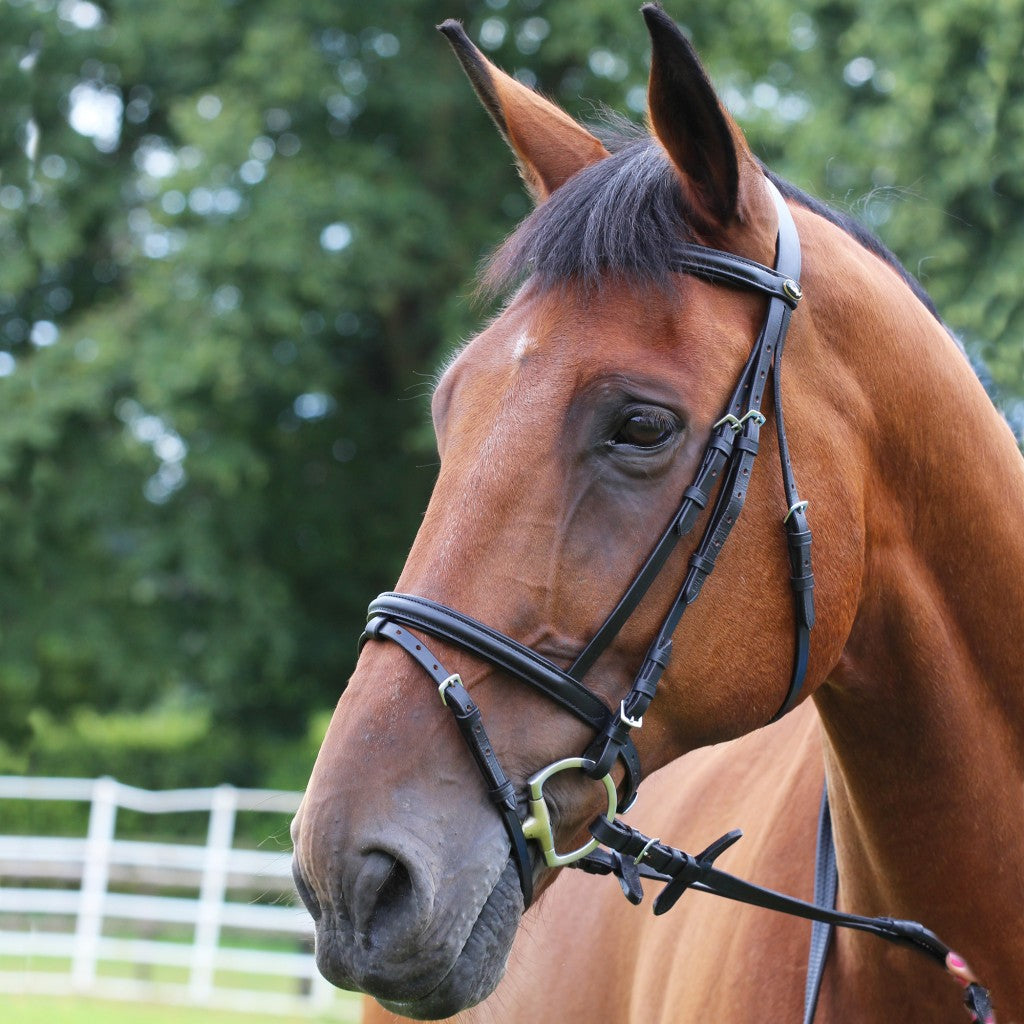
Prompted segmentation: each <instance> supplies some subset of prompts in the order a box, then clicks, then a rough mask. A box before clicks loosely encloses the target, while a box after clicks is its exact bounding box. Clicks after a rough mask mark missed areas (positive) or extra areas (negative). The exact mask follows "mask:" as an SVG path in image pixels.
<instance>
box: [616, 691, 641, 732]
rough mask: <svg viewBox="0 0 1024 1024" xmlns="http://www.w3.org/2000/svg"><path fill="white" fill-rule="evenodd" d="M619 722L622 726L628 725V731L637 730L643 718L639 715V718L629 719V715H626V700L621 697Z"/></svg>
mask: <svg viewBox="0 0 1024 1024" xmlns="http://www.w3.org/2000/svg"><path fill="white" fill-rule="evenodd" d="M619 721H620V722H622V724H623V725H628V726H629V727H630V729H639V728H640V726H642V725H643V724H644V716H643V715H641V716H640V717H639V718H630V717H629V715H627V714H626V698H625V697H623V698H622V700H620V701H619Z"/></svg>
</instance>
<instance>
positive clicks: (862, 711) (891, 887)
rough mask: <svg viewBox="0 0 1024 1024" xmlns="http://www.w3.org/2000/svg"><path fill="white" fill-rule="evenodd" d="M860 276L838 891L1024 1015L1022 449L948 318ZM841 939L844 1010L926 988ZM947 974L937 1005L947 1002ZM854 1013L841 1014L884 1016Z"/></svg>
mask: <svg viewBox="0 0 1024 1024" xmlns="http://www.w3.org/2000/svg"><path fill="white" fill-rule="evenodd" d="M866 276H867V278H871V277H872V276H873V277H875V278H877V279H878V282H879V283H878V284H877V285H876V286H875V287H874V289H873V290H869V291H868V292H867V294H866V295H864V296H862V297H864V298H867V299H868V300H869V303H870V305H869V307H868V308H869V309H870V315H869V316H866V317H861V318H860V320H859V321H858V327H857V328H855V329H854V330H853V331H851V332H850V333H848V334H845V335H843V334H842V332H840V331H836V332H835V335H834V337H832V338H830V339H828V341H829V343H830V344H835V345H836V346H838V347H839V348H840V349H841V352H842V358H843V359H844V360H845V361H846V362H847V363H848V364H849V366H850V368H852V371H853V373H855V374H856V376H857V378H858V379H859V381H860V382H861V386H862V387H863V395H862V396H857V398H855V399H854V400H853V401H854V402H855V403H856V402H862V405H861V407H860V408H861V416H862V422H863V423H864V424H865V425H868V424H869V426H865V427H864V429H862V431H861V436H860V438H859V439H858V442H859V444H858V447H859V449H860V453H861V455H862V457H863V463H864V465H865V466H866V467H867V471H866V475H865V478H864V481H863V488H862V495H863V523H862V527H863V531H864V564H863V576H862V580H861V587H860V595H859V602H858V605H857V611H856V615H855V618H854V621H853V626H852V629H851V631H850V634H849V637H848V640H847V642H846V645H845V648H844V650H843V653H842V656H841V658H840V661H839V664H838V665H837V667H836V668H835V669H834V671H833V672H832V674H831V675H830V677H829V679H828V680H827V681H826V683H825V685H823V686H822V687H821V689H820V690H819V692H818V694H817V697H816V702H817V705H818V709H819V712H820V715H821V719H822V723H823V727H824V734H825V749H826V759H827V764H828V777H829V788H830V795H831V797H832V802H833V815H834V819H835V831H836V838H837V849H838V851H839V858H840V877H841V880H842V881H841V900H842V903H843V904H844V905H845V906H846V907H848V908H850V909H854V910H856V911H858V912H860V913H885V914H890V915H892V916H903V917H910V918H916V919H919V920H923V921H924V923H925V924H927V925H928V926H929V927H931V928H932V929H933V930H934V931H936V932H937V933H938V934H939V935H940V936H941V937H943V938H944V939H945V941H947V942H948V943H949V944H950V945H952V946H953V947H954V948H957V949H960V950H961V951H962V952H963V954H964V955H965V956H966V958H967V959H968V961H969V962H971V963H972V966H973V967H974V969H975V970H976V971H977V972H978V973H979V975H980V976H981V977H982V979H983V981H985V982H986V983H987V984H989V985H991V986H992V987H993V988H994V990H995V995H996V998H997V1000H999V1001H1001V1003H1002V1007H1003V1013H1004V1014H1006V1013H1007V1011H1009V1012H1010V1016H1011V1018H1012V1017H1013V1015H1014V1014H1017V1015H1021V1014H1022V1013H1024V981H1022V980H1021V977H1022V976H1024V972H1020V971H1019V965H1016V964H1013V963H1010V959H1011V958H1012V956H1013V955H1012V954H1010V955H1008V954H1007V948H1008V946H1012V945H1013V944H1014V942H1015V940H1013V939H1011V938H1010V937H1011V936H1020V935H1022V934H1024V907H1022V901H1021V899H1020V895H1021V892H1024V812H1022V807H1021V793H1022V786H1024V758H1022V751H1024V735H1022V733H1024V669H1022V660H1021V658H1020V656H1019V655H1020V644H1021V638H1022V637H1024V600H1022V590H1024V584H1022V580H1024V531H1022V530H1021V529H1020V523H1021V510H1022V509H1024V463H1022V460H1021V457H1020V453H1019V451H1018V449H1017V446H1016V443H1015V442H1014V440H1013V438H1012V436H1011V434H1010V431H1009V429H1008V428H1007V427H1006V425H1005V423H1004V422H1003V421H1002V419H1001V417H1000V416H999V415H998V413H997V412H996V411H995V409H994V408H993V406H992V403H991V402H990V401H989V399H988V397H987V396H986V395H985V393H984V391H983V389H982V387H981V385H980V384H979V382H978V380H977V377H976V375H975V374H974V373H973V371H972V370H971V369H970V367H969V365H968V364H967V361H966V359H965V358H964V357H963V355H962V354H961V353H960V352H959V351H958V350H957V348H956V346H955V343H954V342H953V341H952V339H951V338H950V337H949V336H948V335H947V333H946V332H945V330H944V329H943V328H942V327H941V325H939V324H938V323H937V322H936V321H935V320H934V319H933V318H932V317H931V316H930V315H929V314H928V313H927V312H926V311H925V310H924V309H923V307H920V304H919V303H917V300H916V299H913V298H912V297H911V295H910V294H909V292H908V290H907V289H906V287H905V286H903V285H902V283H900V282H898V281H897V280H896V276H895V275H894V274H893V273H891V272H890V271H889V269H888V268H885V267H882V266H881V265H880V264H878V265H877V266H876V267H875V268H873V269H871V268H870V266H869V270H868V272H867V275H866ZM861 287H864V288H868V287H869V285H868V284H865V283H864V281H863V280H862V281H861ZM809 290H810V289H809ZM849 298H850V296H849V295H848V294H847V295H845V296H839V301H840V303H843V302H848V301H849ZM846 308H849V307H848V306H847V307H846ZM821 312H822V313H823V314H824V315H823V316H821V317H820V318H819V319H820V321H822V322H831V323H839V322H841V321H842V317H841V316H840V315H839V314H840V310H839V309H838V308H836V309H833V310H831V311H829V310H828V309H827V308H825V309H822V310H821ZM830 315H831V319H830ZM847 322H849V320H847ZM855 443H856V442H855ZM851 454H852V453H851ZM844 943H845V944H844V945H841V947H840V953H841V956H840V958H839V960H840V963H841V964H845V965H846V968H847V969H848V970H849V971H850V972H851V974H852V975H854V976H856V978H857V979H858V981H859V984H858V985H856V986H848V987H846V988H844V999H847V1005H848V995H849V992H850V991H851V990H852V989H853V988H856V990H857V991H861V992H863V993H871V994H870V995H868V994H865V995H864V998H865V999H873V1000H876V1001H878V1003H879V1005H880V1006H881V1005H884V1001H885V999H887V998H899V997H900V995H901V994H903V995H908V994H909V993H910V992H913V993H915V995H914V998H913V999H912V1000H911V1005H913V1002H914V999H919V996H920V991H921V989H922V987H926V986H922V983H921V972H922V971H924V972H927V971H928V970H929V968H928V967H927V965H923V964H918V963H916V962H914V960H915V958H914V957H912V956H910V957H907V958H905V960H906V963H905V964H904V961H903V960H899V961H898V964H899V969H897V970H895V971H893V970H892V969H891V968H892V966H893V964H894V963H896V962H897V961H894V960H892V959H891V958H888V959H887V958H885V957H882V956H879V953H878V950H877V949H874V948H872V947H871V944H870V942H865V941H863V937H857V938H856V939H852V940H851V939H848V938H844ZM904 968H905V969H904ZM929 980H930V979H929ZM900 986H904V988H900ZM938 989H939V991H938V994H937V996H936V997H935V998H936V1004H935V1012H936V1014H937V1016H935V1017H934V1019H945V1016H944V1014H945V1013H946V1012H948V1008H949V1006H950V1005H952V1006H953V1012H954V1013H956V1012H958V1011H957V1009H956V1006H955V999H953V1000H952V1002H951V1001H950V993H949V992H948V991H947V990H946V989H945V987H943V986H942V985H941V984H940V985H939V986H938ZM872 1005H873V1004H872ZM889 1005H890V1006H891V1005H893V1004H891V1003H890V1004H889ZM903 1005H906V1003H904V1004H903ZM940 1007H941V1009H939V1008H940ZM865 1012H866V1013H867V1016H865V1017H863V1018H862V1017H858V1016H857V1015H856V1014H854V1016H853V1017H851V1018H850V1019H875V1018H874V1017H873V1016H872V1012H873V1011H871V1010H870V1008H865ZM959 1012H962V1011H959ZM915 1019H916V1018H915ZM926 1019H929V1020H931V1019H933V1018H931V1017H928V1018H926ZM954 1019H956V1018H955V1017H954Z"/></svg>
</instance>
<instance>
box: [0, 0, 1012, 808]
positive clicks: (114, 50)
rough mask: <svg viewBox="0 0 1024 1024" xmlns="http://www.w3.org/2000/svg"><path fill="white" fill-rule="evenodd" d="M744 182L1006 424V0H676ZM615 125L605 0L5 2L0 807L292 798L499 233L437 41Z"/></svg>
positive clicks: (425, 464) (484, 144)
mask: <svg viewBox="0 0 1024 1024" xmlns="http://www.w3.org/2000/svg"><path fill="white" fill-rule="evenodd" d="M669 11H670V13H671V14H672V15H673V16H674V17H675V18H676V19H677V20H678V21H680V22H681V23H682V24H683V25H684V26H685V27H686V29H687V30H688V31H689V32H690V33H691V35H692V36H693V38H694V40H695V42H696V44H697V47H698V49H699V51H700V53H701V54H702V56H703V59H704V60H705V63H706V65H707V67H708V68H709V70H710V72H711V74H712V76H713V78H714V80H715V82H716V85H717V86H718V87H719V89H720V90H721V93H722V95H723V97H724V99H725V100H726V102H727V103H728V105H729V107H730V108H731V110H732V111H733V113H734V114H735V115H736V116H737V118H738V119H739V120H740V122H741V123H742V124H743V126H744V128H745V130H746V132H747V134H748V136H749V138H750V141H751V143H752V145H753V147H754V149H755V151H756V152H757V153H758V154H759V155H760V156H761V157H762V158H763V159H765V160H766V161H767V162H768V163H769V164H770V165H771V166H772V167H773V168H775V169H776V170H778V171H780V172H781V173H783V174H784V175H786V176H788V177H789V178H791V179H792V180H793V181H794V182H795V183H796V184H798V185H800V186H802V187H804V188H806V189H808V190H810V191H812V192H814V193H815V194H817V195H819V196H821V197H823V198H825V199H827V200H829V201H831V202H832V203H834V204H835V205H837V206H838V207H841V208H843V209H848V210H852V212H853V213H854V214H855V215H857V216H859V217H860V218H861V219H862V220H864V221H865V222H866V223H867V224H868V225H869V226H871V227H872V228H874V229H875V230H876V231H877V232H878V233H879V234H880V235H881V236H882V238H883V239H884V240H885V241H886V243H887V244H888V245H889V246H890V247H891V248H893V249H894V250H895V252H896V253H897V255H898V256H899V257H900V258H901V259H902V260H903V261H904V262H905V264H906V265H907V267H908V268H909V269H910V270H911V271H912V272H913V273H915V274H917V275H918V276H919V277H920V278H921V279H922V280H923V281H924V283H925V286H926V287H927V288H928V290H929V291H930V292H931V294H932V295H933V296H934V298H935V299H936V301H937V303H938V305H939V308H940V310H942V311H943V313H944V315H945V316H946V317H947V319H948V322H949V323H950V324H951V326H952V327H953V328H954V329H955V330H956V331H957V332H958V333H959V334H960V335H961V336H962V337H963V339H964V341H965V343H966V344H967V345H968V347H969V348H970V349H971V350H972V352H974V353H975V354H976V355H977V356H978V357H980V358H981V359H983V360H984V363H985V365H986V367H987V371H988V374H989V375H990V378H991V382H992V383H993V384H994V386H995V387H996V388H997V389H998V390H999V392H1000V395H1001V397H1002V398H1003V400H1004V402H1005V403H1006V408H1007V409H1008V410H1009V412H1010V414H1011V415H1012V416H1014V417H1015V418H1019V406H1015V405H1014V403H1015V402H1019V401H1020V399H1021V396H1022V394H1024V384H1022V378H1024V347H1022V339H1024V288H1022V287H1021V268H1022V267H1024V202H1022V199H1024V60H1022V45H1024V2H1021V0H975V2H965V0H930V2H927V3H924V4H922V3H920V2H913V3H911V2H910V0H907V2H902V0H885V2H884V3H883V2H881V0H849V2H845V0H829V2H814V0H812V2H810V3H807V2H803V0H802V2H800V3H795V2H790V0H744V2H742V3H738V2H735V0H703V2H701V3H689V4H682V3H675V4H670V5H669ZM452 16H454V17H458V18H461V19H463V20H464V21H465V23H466V25H467V28H468V29H469V32H470V34H471V36H472V37H473V38H474V39H475V40H477V41H478V42H479V44H480V45H481V47H482V48H483V49H484V50H485V51H486V52H487V53H488V54H489V55H490V56H491V57H492V58H493V59H494V60H495V61H496V62H498V63H499V64H500V65H501V66H503V67H504V68H506V69H507V70H509V71H512V72H515V73H516V74H517V75H518V76H519V77H520V78H521V79H523V80H524V81H526V82H528V83H530V84H531V85H536V86H537V87H538V88H540V89H541V90H543V91H544V92H545V93H546V94H548V95H549V96H552V97H554V98H556V99H557V100H558V101H560V102H561V103H563V104H564V105H565V106H566V107H567V108H568V109H569V110H570V111H571V112H572V113H574V114H575V115H577V116H579V117H583V118H586V117H594V116H595V114H597V113H598V112H599V106H598V105H599V104H607V105H608V106H610V107H612V108H614V109H616V110H618V111H621V112H624V113H627V114H629V115H630V116H631V117H633V118H636V119H640V118H642V116H643V110H644V98H645V80H646V70H647V52H648V44H647V40H646V33H645V31H644V27H643V23H642V20H641V19H640V17H639V15H638V13H637V10H636V4H635V3H634V2H633V0H479V2H470V3H467V2H465V0H377V2H375V3H373V4H366V3H361V2H356V0H341V2H338V0H334V2H328V0H305V2H303V3H302V4H292V3H286V2H284V0H234V2H213V0H175V2H174V3H149V2H145V0H108V2H103V3H99V2H97V3H93V2H90V0H5V2H4V3H3V4H2V5H0V40H3V43H2V44H0V46H2V48H3V59H2V61H0V147H2V149H0V157H2V162H0V410H2V415H0V537H2V543H0V700H2V707H3V713H2V715H0V771H7V772H15V773H21V772H29V773H33V774H54V773H55V774H61V775H83V776H87V775H95V774H100V773H109V774H112V775H115V776H118V777H119V778H121V779H123V780H125V781H130V782H132V783H133V784H135V785H140V786H151V787H165V786H182V785H193V784H209V783H217V782H221V781H224V780H228V781H231V782H233V783H235V784H237V785H267V786H281V787H288V788H292V787H301V786H302V785H303V783H304V781H305V779H306V777H307V774H308V771H309V768H310V765H311V761H312V758H313V756H314V754H315V751H316V747H317V744H318V741H319V737H320V736H321V734H322V731H323V728H324V725H325V722H326V717H327V716H328V715H329V712H330V710H331V708H332V706H333V704H334V702H335V701H336V699H337V696H338V693H339V692H340V689H341V686H342V683H343V681H344V680H345V678H346V677H347V676H348V674H349V672H350V671H351V669H352V666H353V662H354V657H355V639H356V637H357V635H358V633H359V630H360V626H361V623H362V621H363V614H364V609H365V607H366V604H367V601H368V599H369V598H371V597H372V596H374V595H376V594H377V593H378V592H379V591H380V590H382V589H385V588H387V587H389V586H391V585H392V584H393V583H394V580H395V578H396V576H397V573H398V570H399V568H400V566H401V563H402V561H403V559H404V555H405V552H406V550H407V549H408V546H409V543H410V541H411V539H412V536H413V533H414V531H415V528H416V525H417V521H418V518H419V514H420V512H421V511H422V509H423V507H424V505H425V501H426V497H427V494H428V492H429V489H430V487H431V484H432V481H433V477H434V474H435V463H436V456H435V453H434V449H433V444H432V437H431V434H430V431H429V420H428V401H427V395H428V392H429V390H430V385H431V377H432V372H433V371H434V369H435V368H436V366H437V364H438V363H439V361H440V360H441V359H442V357H443V356H444V354H445V353H446V351H448V350H449V349H450V347H451V346H453V345H454V344H456V343H458V342H459V341H460V340H462V339H464V338H465V337H466V336H468V335H469V334H470V333H471V332H472V331H473V330H474V325H476V324H478V323H479V321H480V320H481V318H482V316H483V315H484V313H486V310H481V309H480V308H479V307H475V306H474V304H473V303H472V301H470V297H469V296H470V292H471V290H472V280H473V273H474V268H475V266H476V264H477V263H478V261H479V259H480V258H481V256H482V255H483V254H485V253H486V252H487V251H488V250H489V249H490V248H492V247H493V246H494V245H496V244H497V242H498V241H499V240H500V239H501V238H502V237H503V235H504V234H505V233H507V232H508V231H509V229H510V228H511V226H512V225H513V224H514V223H515V222H516V220H517V219H518V218H520V217H521V216H522V215H523V214H524V213H525V212H526V210H527V200H526V198H525V196H524V193H523V190H522V188H521V187H520V183H519V181H518V178H517V176H516V174H515V172H514V170H513V167H512V164H511V159H510V157H509V154H508V152H507V151H506V149H505V147H504V145H503V143H502V142H501V140H500V139H499V137H498V136H497V134H496V132H495V131H494V130H493V127H492V125H491V123H490V122H489V120H488V118H487V117H486V115H485V113H484V112H483V110H482V109H481V108H480V106H479V104H478V102H477V100H476V98H475V96H474V95H473V93H472V90H471V89H470V88H469V86H468V84H467V83H466V81H465V80H464V78H463V75H462V72H461V70H460V69H459V67H458V65H457V63H456V62H455V60H454V59H453V57H452V55H451V54H450V53H449V52H448V47H447V45H446V44H445V42H444V40H443V38H442V37H441V36H440V35H439V34H438V33H436V32H435V31H434V25H435V24H436V23H437V22H439V21H441V20H443V19H444V18H445V17H452Z"/></svg>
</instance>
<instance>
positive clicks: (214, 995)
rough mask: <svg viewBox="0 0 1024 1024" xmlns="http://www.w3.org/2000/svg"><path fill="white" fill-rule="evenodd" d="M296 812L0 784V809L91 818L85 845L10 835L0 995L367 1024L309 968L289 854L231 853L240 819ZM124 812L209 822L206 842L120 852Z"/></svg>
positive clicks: (0, 839)
mask: <svg viewBox="0 0 1024 1024" xmlns="http://www.w3.org/2000/svg"><path fill="white" fill-rule="evenodd" d="M300 799H301V794H300V793H290V792H283V791H280V790H253V789H236V788H235V787H233V786H227V785H225V786H217V787H215V788H212V789H178V790H164V791H150V790H145V789H137V788H135V787H132V786H126V785H124V784H122V783H120V782H117V781H115V780H114V779H110V778H101V779H42V778H24V777H19V776H0V800H3V801H8V800H28V801H41V800H59V801H77V802H83V803H87V804H88V805H89V817H88V828H87V830H86V834H85V835H84V836H71V837H66V836H23V835H0V991H7V992H38V991H45V992H61V991H68V992H83V993H92V994H96V995H101V996H103V995H105V996H110V997H114V998H129V999H147V1000H154V1001H167V1002H179V1003H194V1004H202V1005H209V1006H217V1007H222V1008H224V1009H232V1010H243V1011H246V1012H265V1013H278V1014H285V1013H287V1014H295V1013H304V1014H315V1015H317V1016H320V1017H322V1018H328V1019H331V1020H340V1021H355V1020H357V1019H358V1008H357V1003H356V1002H355V1000H354V998H353V997H350V996H347V995H346V994H345V993H339V992H338V991H337V990H336V989H334V988H332V987H331V986H330V985H329V984H328V983H327V982H326V981H324V979H323V978H322V977H321V976H320V975H319V973H318V972H317V971H316V968H315V966H314V964H313V957H312V953H311V950H312V924H311V922H310V920H309V917H308V915H307V914H306V913H305V911H304V910H303V909H302V908H301V907H299V906H297V905H296V902H295V899H294V896H293V890H292V884H291V866H290V857H289V855H288V853H287V852H285V851H279V852H275V851H267V850H259V849H257V850H253V849H245V848H243V847H240V846H236V845H235V842H236V824H237V821H238V817H239V815H240V814H242V813H245V814H256V815H259V814H264V815H265V814H267V813H276V814H282V813H286V814H291V813H293V812H294V811H295V810H296V809H297V807H298V805H299V800H300ZM119 809H125V810H131V811H136V812H141V813H143V814H147V815H164V814H175V813H181V812H189V811H192V812H195V811H200V812H204V813H206V814H207V815H208V827H207V830H206V835H205V842H203V843H201V844H200V843H196V842H193V843H188V842H148V841H142V840H138V839H121V838H118V836H117V812H118V810H119ZM2 831H3V822H2V820H0V832H2Z"/></svg>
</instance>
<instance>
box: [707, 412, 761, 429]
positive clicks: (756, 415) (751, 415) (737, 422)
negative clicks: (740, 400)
mask: <svg viewBox="0 0 1024 1024" xmlns="http://www.w3.org/2000/svg"><path fill="white" fill-rule="evenodd" d="M747 420H756V421H757V425H758V426H759V427H763V426H764V423H765V417H764V413H762V412H761V411H760V410H758V409H748V410H747V411H746V412H745V413H744V414H743V415H742V416H740V417H739V418H737V417H735V416H733V414H732V413H731V412H727V413H726V414H725V415H724V416H723V417H722V418H721V419H720V420H719V421H718V422H717V423H716V424H714V426H712V428H711V429H712V430H717V429H718V428H719V427H720V426H722V425H723V424H726V423H728V424H729V426H730V427H732V429H733V430H734V431H735V432H736V433H737V434H738V433H739V432H740V431H741V430H742V429H743V426H744V424H745V423H746V422H747Z"/></svg>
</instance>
